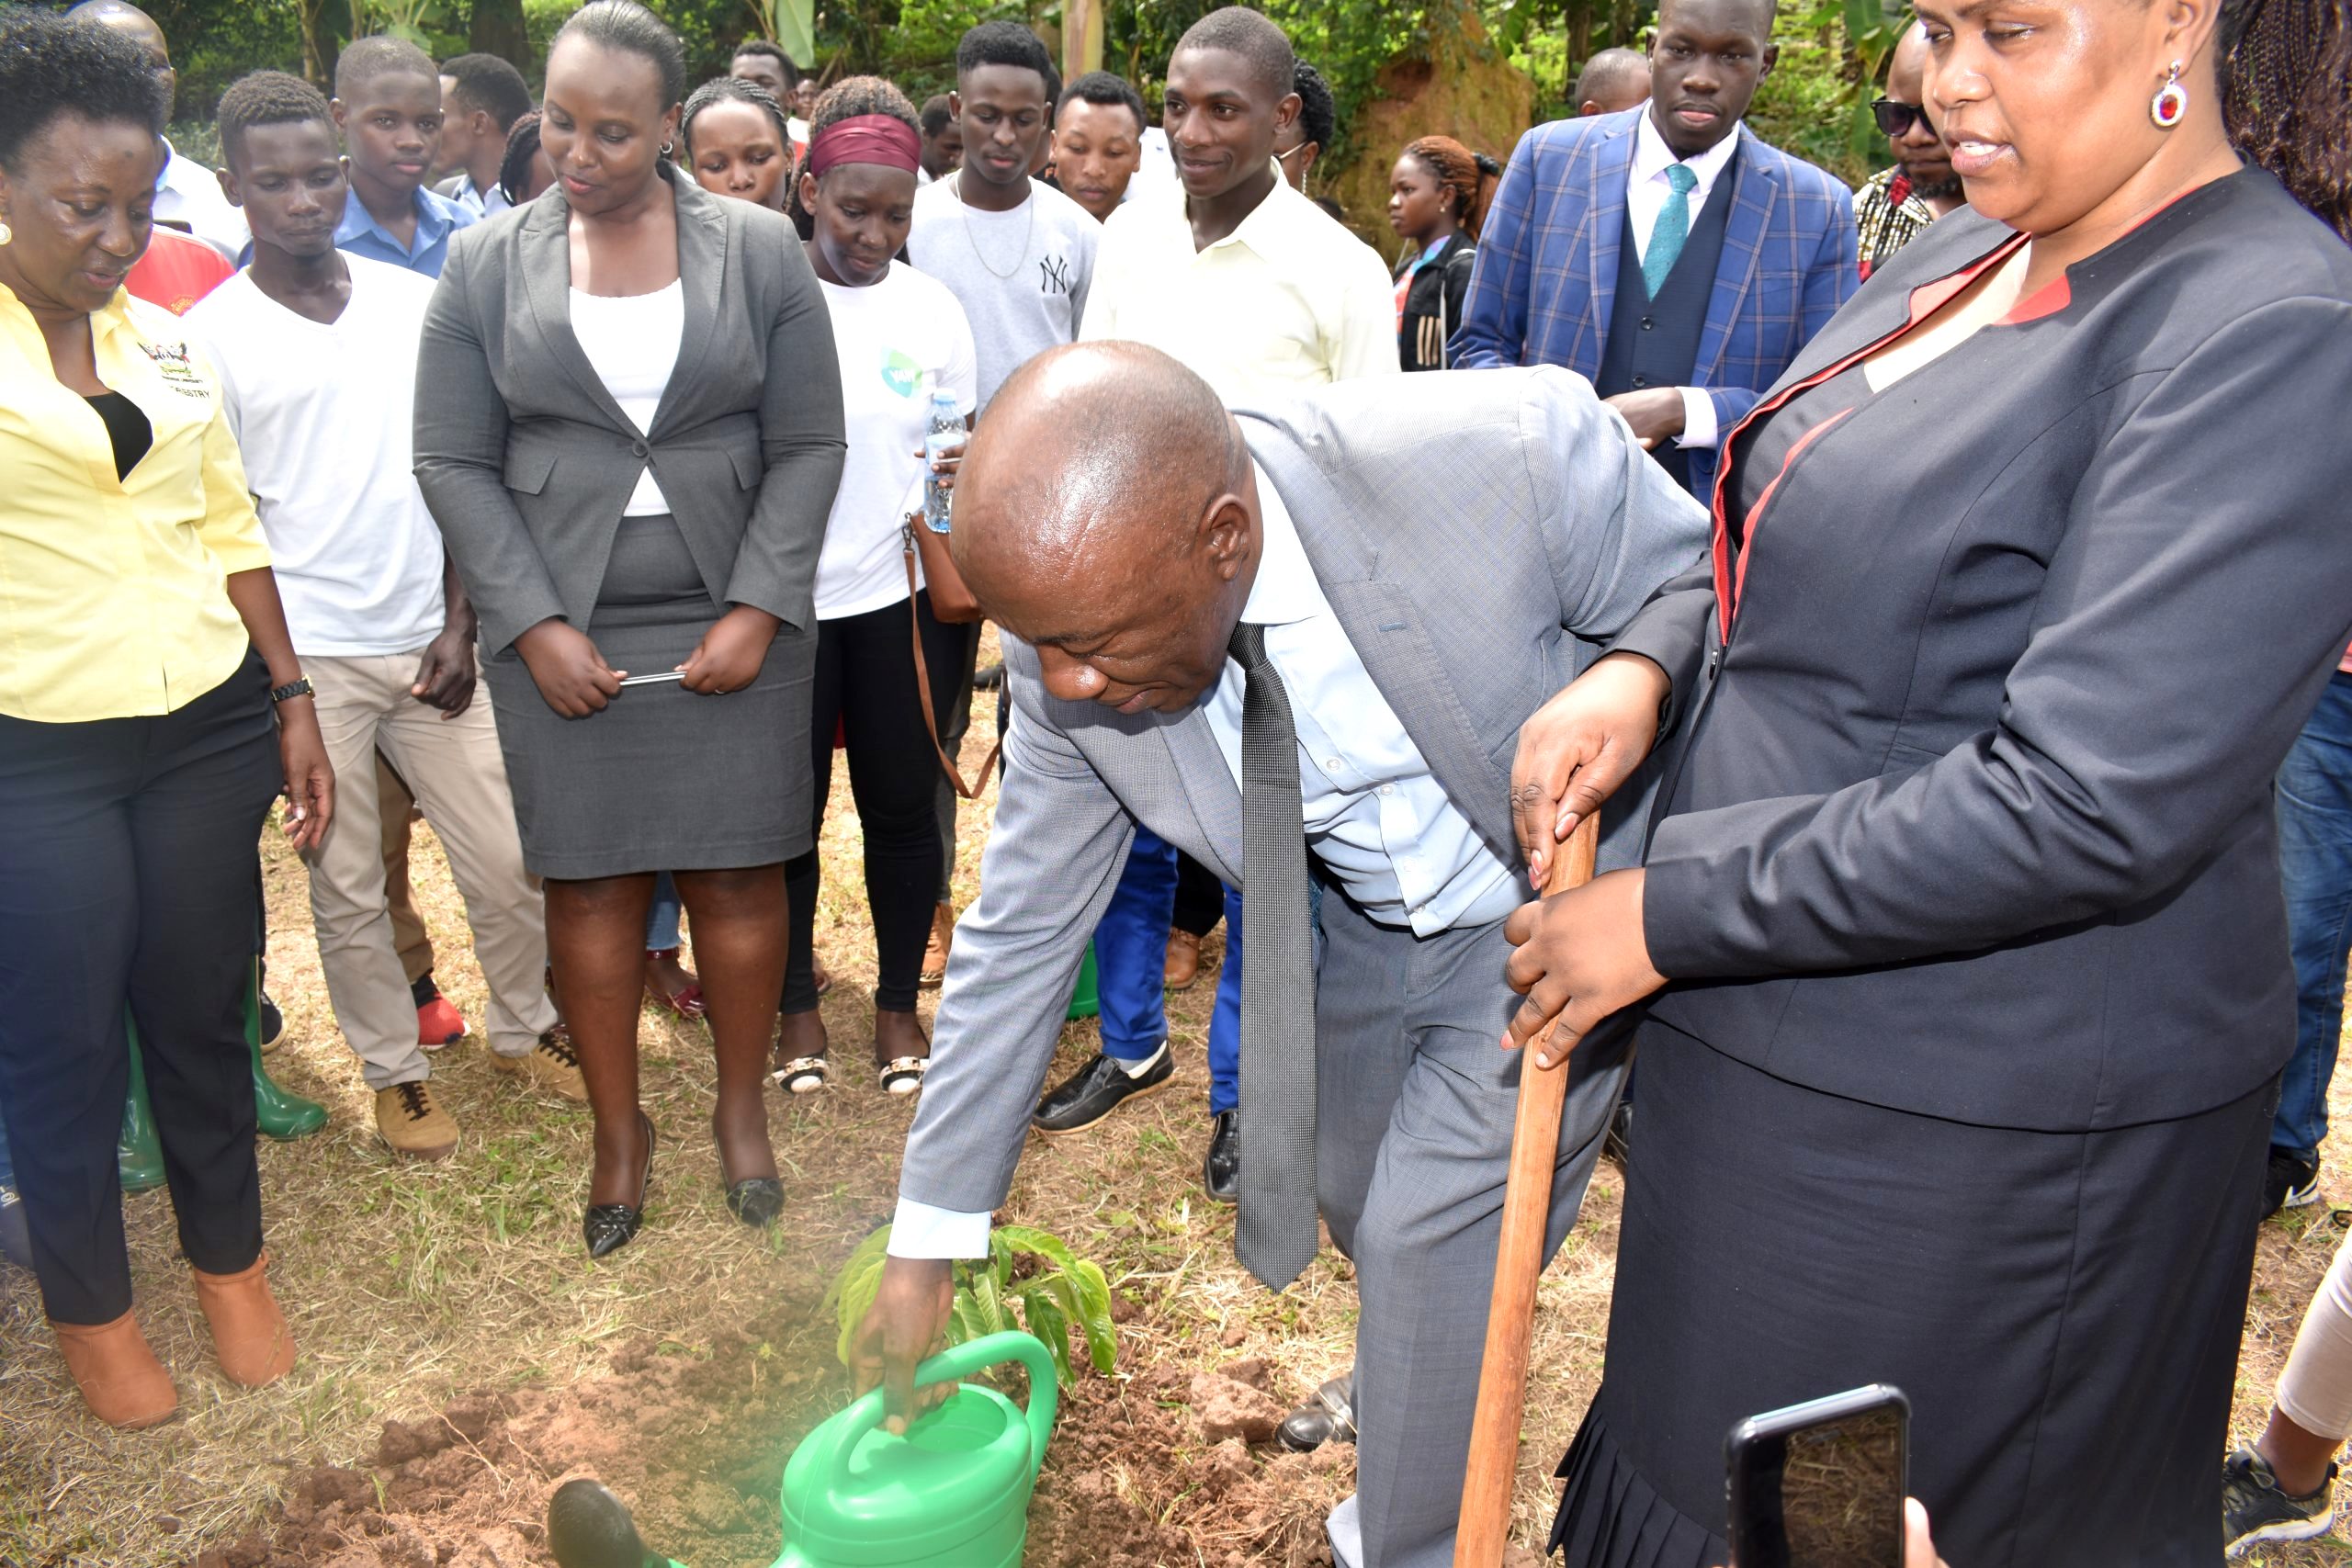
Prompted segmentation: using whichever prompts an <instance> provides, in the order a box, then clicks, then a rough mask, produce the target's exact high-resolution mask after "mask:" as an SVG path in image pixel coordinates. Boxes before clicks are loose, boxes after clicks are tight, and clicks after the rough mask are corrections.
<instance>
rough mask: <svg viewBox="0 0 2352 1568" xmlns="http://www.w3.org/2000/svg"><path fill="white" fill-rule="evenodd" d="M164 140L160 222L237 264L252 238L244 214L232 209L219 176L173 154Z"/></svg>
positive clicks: (157, 190) (157, 204) (158, 193)
mask: <svg viewBox="0 0 2352 1568" xmlns="http://www.w3.org/2000/svg"><path fill="white" fill-rule="evenodd" d="M162 140H163V142H164V173H163V175H162V176H161V177H159V178H158V179H157V180H156V181H155V217H156V219H157V220H159V221H161V222H164V223H167V224H170V225H172V226H173V227H175V228H177V227H182V226H185V227H186V228H187V231H188V232H189V233H191V234H193V235H195V236H196V237H197V238H198V239H199V240H201V241H203V242H204V243H206V244H208V245H210V246H211V247H212V248H213V249H214V250H216V251H219V252H220V254H221V255H222V256H224V257H226V258H227V259H228V260H229V261H231V262H234V261H235V260H236V259H237V258H238V257H239V256H240V255H241V254H243V251H244V248H245V242H246V241H247V240H248V239H249V238H251V235H250V233H249V232H248V231H247V230H246V228H245V218H244V214H243V213H242V212H239V211H238V210H237V209H235V208H233V207H232V206H230V205H229V198H228V197H227V196H225V195H223V194H222V192H221V189H220V175H216V174H214V173H213V172H212V171H211V170H210V169H208V168H206V167H205V166H204V165H203V164H199V163H198V162H197V161H196V160H195V159H193V158H183V157H181V156H180V155H179V154H178V153H177V152H174V151H173V150H172V143H171V140H170V138H168V137H166V138H164V139H162Z"/></svg>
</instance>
